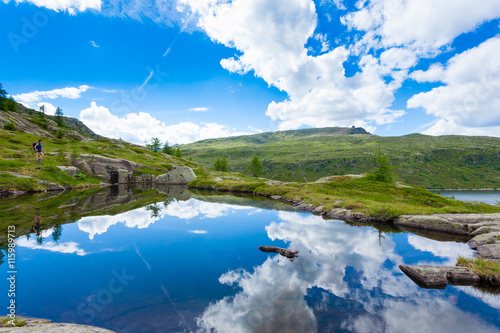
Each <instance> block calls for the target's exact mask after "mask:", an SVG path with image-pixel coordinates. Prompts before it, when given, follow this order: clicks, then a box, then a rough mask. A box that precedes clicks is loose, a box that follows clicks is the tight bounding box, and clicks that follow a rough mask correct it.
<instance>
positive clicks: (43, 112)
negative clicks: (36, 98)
mask: <svg viewBox="0 0 500 333" xmlns="http://www.w3.org/2000/svg"><path fill="white" fill-rule="evenodd" d="M39 115H40V118H45V105H40V113H39Z"/></svg>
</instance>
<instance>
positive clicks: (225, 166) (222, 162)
mask: <svg viewBox="0 0 500 333" xmlns="http://www.w3.org/2000/svg"><path fill="white" fill-rule="evenodd" d="M214 169H215V170H217V171H225V172H229V170H230V169H231V167H230V166H229V162H228V161H227V158H226V157H223V158H219V157H217V160H216V161H215V163H214Z"/></svg>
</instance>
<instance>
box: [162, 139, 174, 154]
mask: <svg viewBox="0 0 500 333" xmlns="http://www.w3.org/2000/svg"><path fill="white" fill-rule="evenodd" d="M162 152H164V153H165V154H168V155H173V154H174V149H173V148H172V147H170V146H169V145H168V141H166V142H165V144H164V145H163V148H162Z"/></svg>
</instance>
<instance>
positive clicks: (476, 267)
mask: <svg viewBox="0 0 500 333" xmlns="http://www.w3.org/2000/svg"><path fill="white" fill-rule="evenodd" d="M457 266H460V267H469V268H470V269H472V270H473V271H474V272H475V273H476V274H478V275H479V276H480V277H481V279H483V280H486V281H489V282H491V283H492V284H498V283H500V262H498V261H494V260H487V259H481V258H474V259H470V258H464V257H461V256H459V257H458V259H457Z"/></svg>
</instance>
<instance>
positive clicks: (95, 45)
mask: <svg viewBox="0 0 500 333" xmlns="http://www.w3.org/2000/svg"><path fill="white" fill-rule="evenodd" d="M89 43H90V45H92V46H93V47H97V48H98V47H100V46H99V45H97V43H96V42H94V41H93V40H91V41H90V42H89Z"/></svg>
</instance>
